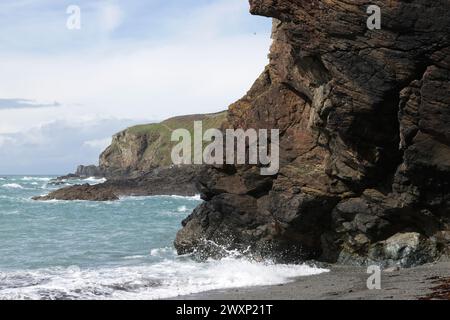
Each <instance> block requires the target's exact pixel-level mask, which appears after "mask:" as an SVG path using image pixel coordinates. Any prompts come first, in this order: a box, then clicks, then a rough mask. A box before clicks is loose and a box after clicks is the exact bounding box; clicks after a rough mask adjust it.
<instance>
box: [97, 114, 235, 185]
mask: <svg viewBox="0 0 450 320" xmlns="http://www.w3.org/2000/svg"><path fill="white" fill-rule="evenodd" d="M226 118H227V112H219V113H214V114H203V115H187V116H179V117H175V118H170V119H168V120H165V121H163V122H161V123H155V124H147V125H139V126H135V127H131V128H128V129H126V130H124V131H122V132H119V133H117V134H116V135H114V137H113V140H112V143H111V145H110V146H109V147H108V148H107V149H106V150H105V151H104V152H103V153H102V154H101V155H100V166H99V169H100V171H101V172H105V173H106V174H107V175H108V176H113V177H123V176H140V175H143V174H146V173H148V172H150V171H152V170H154V169H156V168H161V167H169V166H171V165H172V160H171V151H172V147H173V146H174V145H175V144H176V142H171V134H172V131H173V130H176V129H181V128H183V129H187V130H189V131H193V126H194V121H202V123H203V128H204V130H207V129H210V128H221V127H222V126H223V124H224V122H225V121H226Z"/></svg>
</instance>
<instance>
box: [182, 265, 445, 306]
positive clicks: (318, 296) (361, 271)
mask: <svg viewBox="0 0 450 320" xmlns="http://www.w3.org/2000/svg"><path fill="white" fill-rule="evenodd" d="M329 269H330V272H328V273H324V274H320V275H316V276H310V277H300V278H298V279H295V281H293V282H291V283H288V284H284V285H275V286H261V287H248V288H238V289H225V290H215V291H210V292H203V293H199V294H193V295H189V296H180V297H178V298H176V300H414V299H423V298H427V297H428V298H436V294H438V293H439V292H438V291H439V290H440V291H442V283H443V282H442V281H443V280H445V279H447V281H448V278H450V261H443V262H437V263H433V264H427V265H423V266H420V267H415V268H411V269H402V270H387V271H386V270H385V271H383V272H382V276H381V289H380V290H376V289H375V290H369V289H368V288H367V279H368V278H369V276H370V274H367V268H362V267H351V266H331V267H329ZM438 286H441V289H434V290H433V288H436V287H438ZM440 293H441V295H442V292H440ZM448 293H449V292H447V293H446V294H444V295H445V296H447V297H448V296H450V295H448Z"/></svg>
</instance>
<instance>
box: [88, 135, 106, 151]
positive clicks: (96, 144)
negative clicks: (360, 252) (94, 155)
mask: <svg viewBox="0 0 450 320" xmlns="http://www.w3.org/2000/svg"><path fill="white" fill-rule="evenodd" d="M110 144H111V137H108V138H104V139H96V140H89V141H85V142H84V143H83V145H84V146H87V147H89V148H94V149H96V150H103V149H105V148H106V147H108V146H109V145H110Z"/></svg>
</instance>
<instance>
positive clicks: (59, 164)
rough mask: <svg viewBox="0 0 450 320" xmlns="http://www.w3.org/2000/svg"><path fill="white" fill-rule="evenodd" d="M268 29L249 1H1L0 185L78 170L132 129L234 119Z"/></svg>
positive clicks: (259, 62)
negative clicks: (203, 116) (218, 116)
mask: <svg viewBox="0 0 450 320" xmlns="http://www.w3.org/2000/svg"><path fill="white" fill-rule="evenodd" d="M72 5H76V6H78V8H79V9H80V18H81V20H80V21H81V25H80V29H72V30H71V29H69V28H67V21H68V19H69V18H70V17H71V13H72V12H70V13H67V9H68V7H69V6H72ZM270 30H271V21H270V20H269V19H267V18H264V17H256V16H252V15H250V14H249V13H248V2H247V1H246V0H99V1H94V0H78V1H77V0H68V1H66V0H8V1H6V0H5V1H1V2H0V175H1V174H3V175H5V174H64V173H68V172H72V171H74V170H75V167H76V166H77V165H78V164H96V163H97V162H98V155H99V154H100V152H101V151H102V150H103V149H104V148H105V147H106V146H107V145H108V144H109V143H110V141H111V136H112V135H113V134H114V133H115V132H118V131H120V130H123V129H125V128H127V127H129V126H131V125H135V124H142V123H150V122H155V121H160V120H163V119H166V118H168V117H172V116H176V115H182V114H193V113H207V112H217V111H221V110H224V109H226V108H227V107H228V105H229V104H231V103H232V102H234V101H236V100H237V99H239V98H240V97H242V96H243V95H244V94H245V92H246V91H247V90H248V89H249V88H250V86H251V84H252V83H253V82H254V80H255V79H256V78H257V77H258V75H259V74H260V73H261V72H262V71H263V69H264V67H265V65H266V64H267V63H268V60H267V54H268V52H269V46H270V43H271V40H270Z"/></svg>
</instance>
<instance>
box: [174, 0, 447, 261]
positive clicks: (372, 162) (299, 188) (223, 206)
mask: <svg viewBox="0 0 450 320" xmlns="http://www.w3.org/2000/svg"><path fill="white" fill-rule="evenodd" d="M371 4H375V5H378V6H379V7H380V8H381V13H382V28H381V29H380V30H369V29H368V28H367V24H366V20H367V18H368V16H369V15H368V14H366V9H367V6H368V4H367V1H361V0H353V1H342V0H329V1H318V0H313V1H311V0H308V1H306V0H277V1H275V0H250V6H251V13H252V14H257V15H262V16H267V17H272V18H273V19H274V20H273V44H272V47H271V50H270V56H269V57H270V63H269V65H268V66H267V68H266V69H265V71H264V72H263V73H262V75H261V76H260V77H259V78H258V79H257V80H256V82H255V84H254V85H253V87H252V88H251V89H250V91H249V92H248V93H247V94H246V96H245V97H243V98H242V99H241V100H239V101H238V102H236V103H235V104H233V105H231V106H230V108H229V112H228V122H229V125H230V127H232V128H255V129H259V128H262V129H266V128H268V129H271V128H275V129H280V133H281V136H280V157H281V159H280V161H281V168H280V171H279V173H278V175H276V176H272V177H263V176H260V175H259V170H257V168H255V167H252V166H225V167H214V168H207V169H205V170H204V171H203V173H202V174H201V176H200V183H199V186H200V189H201V192H202V197H203V198H204V199H205V200H206V201H205V202H204V203H203V204H202V205H201V206H199V207H198V208H197V209H196V210H195V211H194V213H193V214H192V215H191V216H189V217H188V218H187V219H186V220H185V221H183V229H182V230H181V231H180V232H179V233H178V235H177V239H176V241H175V246H176V247H177V249H178V252H179V253H186V252H194V251H195V252H198V253H201V254H205V255H208V256H209V255H220V254H221V250H222V249H224V248H225V249H238V250H241V251H245V252H251V253H253V254H256V255H262V256H270V257H275V258H279V259H281V260H283V261H299V260H302V259H310V258H314V259H320V260H324V261H330V262H342V263H358V264H365V263H372V262H377V263H382V264H385V265H391V264H398V265H402V266H411V265H415V264H420V263H423V262H427V261H431V260H435V259H438V258H439V257H440V256H441V255H442V254H445V253H448V251H449V247H450V82H449V80H450V10H449V9H450V2H449V1H448V0H436V1H427V0H408V1H406V0H401V1H400V0H392V1H371Z"/></svg>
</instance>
